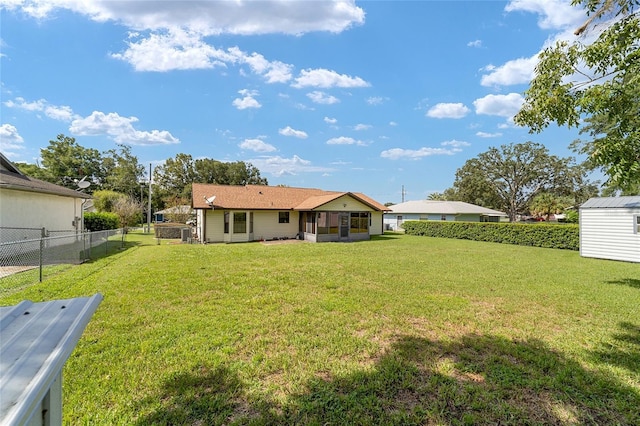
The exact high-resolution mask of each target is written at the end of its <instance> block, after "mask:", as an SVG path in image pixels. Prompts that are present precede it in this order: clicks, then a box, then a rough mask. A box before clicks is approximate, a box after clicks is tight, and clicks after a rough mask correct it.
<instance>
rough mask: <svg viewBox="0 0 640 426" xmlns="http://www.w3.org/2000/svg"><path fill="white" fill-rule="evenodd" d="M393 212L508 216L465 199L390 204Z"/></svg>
mask: <svg viewBox="0 0 640 426" xmlns="http://www.w3.org/2000/svg"><path fill="white" fill-rule="evenodd" d="M389 208H390V209H391V210H392V211H393V213H406V214H409V213H419V214H478V215H482V216H506V213H503V212H500V211H497V210H492V209H488V208H486V207H482V206H477V205H475V204H470V203H465V202H463V201H437V200H416V201H406V202H404V203H400V204H394V205H392V206H389Z"/></svg>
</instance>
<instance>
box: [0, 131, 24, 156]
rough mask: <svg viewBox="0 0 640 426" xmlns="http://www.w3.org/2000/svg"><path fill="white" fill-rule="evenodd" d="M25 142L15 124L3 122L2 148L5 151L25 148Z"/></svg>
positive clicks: (0, 141) (0, 134) (0, 138)
mask: <svg viewBox="0 0 640 426" xmlns="http://www.w3.org/2000/svg"><path fill="white" fill-rule="evenodd" d="M23 142H24V139H23V138H22V136H20V133H18V129H16V127H15V126H13V125H11V124H3V125H1V126H0V150H2V151H3V152H4V153H7V152H11V151H14V150H19V149H23V148H24V145H22V143H23Z"/></svg>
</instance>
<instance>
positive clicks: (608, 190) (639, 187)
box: [602, 182, 640, 197]
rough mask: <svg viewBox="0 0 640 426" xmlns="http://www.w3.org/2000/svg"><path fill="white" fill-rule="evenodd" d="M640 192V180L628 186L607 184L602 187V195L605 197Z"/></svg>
mask: <svg viewBox="0 0 640 426" xmlns="http://www.w3.org/2000/svg"><path fill="white" fill-rule="evenodd" d="M638 194H640V182H637V183H634V184H631V185H627V187H626V188H620V187H617V186H615V185H611V184H609V185H605V186H604V188H602V196H603V197H617V196H625V195H638Z"/></svg>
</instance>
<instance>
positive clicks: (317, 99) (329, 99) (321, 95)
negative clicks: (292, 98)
mask: <svg viewBox="0 0 640 426" xmlns="http://www.w3.org/2000/svg"><path fill="white" fill-rule="evenodd" d="M307 97H308V98H309V99H311V100H312V101H313V102H314V103H316V104H323V105H332V104H337V103H338V102H340V99H338V98H336V97H335V96H332V95H329V94H328V93H325V92H321V91H319V90H315V91H313V92H310V93H307Z"/></svg>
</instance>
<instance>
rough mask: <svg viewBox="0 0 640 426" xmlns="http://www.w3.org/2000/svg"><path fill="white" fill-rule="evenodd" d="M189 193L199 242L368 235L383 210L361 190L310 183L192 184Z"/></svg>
mask: <svg viewBox="0 0 640 426" xmlns="http://www.w3.org/2000/svg"><path fill="white" fill-rule="evenodd" d="M192 194H193V195H192V201H191V206H192V207H193V208H194V209H195V210H196V223H197V225H196V228H197V231H196V232H197V235H198V238H199V239H200V241H201V242H203V243H217V242H225V243H231V242H242V241H258V240H273V239H288V238H297V239H303V240H307V241H313V242H321V241H357V240H368V239H369V237H370V236H371V235H380V234H382V233H383V230H382V214H383V212H384V211H385V210H387V208H386V207H385V206H384V205H382V204H380V203H378V202H377V201H375V200H373V199H371V198H369V197H367V196H366V195H364V194H360V193H353V192H334V191H323V190H321V189H311V188H290V187H280V186H265V185H246V186H241V185H208V184H195V183H194V184H193V191H192Z"/></svg>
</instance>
